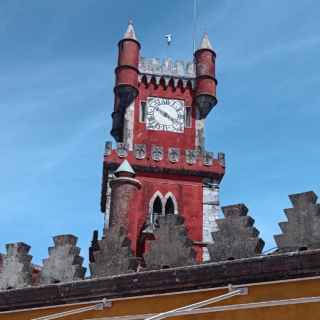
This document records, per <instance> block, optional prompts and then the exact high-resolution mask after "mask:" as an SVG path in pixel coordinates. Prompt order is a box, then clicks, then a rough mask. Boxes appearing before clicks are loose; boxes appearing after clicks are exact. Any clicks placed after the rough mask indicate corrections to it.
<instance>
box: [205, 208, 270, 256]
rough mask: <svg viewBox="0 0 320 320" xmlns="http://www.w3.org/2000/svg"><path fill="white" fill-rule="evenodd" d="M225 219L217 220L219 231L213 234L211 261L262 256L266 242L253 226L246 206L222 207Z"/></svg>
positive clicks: (210, 245) (210, 250)
mask: <svg viewBox="0 0 320 320" xmlns="http://www.w3.org/2000/svg"><path fill="white" fill-rule="evenodd" d="M222 211H223V214H224V216H225V217H224V218H223V219H217V220H216V223H217V227H218V230H217V231H214V232H213V233H212V237H213V243H212V244H209V245H208V250H209V254H210V258H211V261H223V260H231V259H232V260H234V259H241V258H249V257H253V256H256V255H259V254H261V252H262V249H263V247H264V241H263V240H262V239H260V238H259V231H258V230H257V229H256V228H255V227H254V226H253V224H254V219H253V218H252V217H250V216H248V215H247V213H248V208H247V207H246V206H245V205H244V204H236V205H231V206H226V207H222Z"/></svg>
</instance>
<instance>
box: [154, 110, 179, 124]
mask: <svg viewBox="0 0 320 320" xmlns="http://www.w3.org/2000/svg"><path fill="white" fill-rule="evenodd" d="M158 111H159V113H160V114H161V115H163V116H164V117H166V118H168V119H169V120H171V121H172V122H174V121H175V120H176V119H175V118H173V117H171V116H170V114H169V113H168V112H166V111H163V110H161V109H158Z"/></svg>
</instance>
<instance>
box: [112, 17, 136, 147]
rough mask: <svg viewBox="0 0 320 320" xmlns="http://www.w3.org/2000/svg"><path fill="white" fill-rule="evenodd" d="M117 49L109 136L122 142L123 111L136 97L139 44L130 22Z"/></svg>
mask: <svg viewBox="0 0 320 320" xmlns="http://www.w3.org/2000/svg"><path fill="white" fill-rule="evenodd" d="M118 47H119V55H118V66H117V67H116V69H115V74H116V84H115V87H114V93H115V108H114V112H113V114H112V119H113V125H112V130H111V135H112V136H113V137H114V138H115V140H116V141H117V142H122V139H123V117H124V114H125V110H126V108H127V107H128V106H129V105H130V103H131V102H132V101H133V100H134V99H135V97H136V96H137V95H138V73H139V69H138V68H139V51H140V43H139V42H138V40H137V38H136V35H135V31H134V28H133V24H132V21H129V24H128V29H127V31H126V32H125V34H124V36H123V39H121V40H120V41H119V43H118Z"/></svg>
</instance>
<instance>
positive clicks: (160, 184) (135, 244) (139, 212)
mask: <svg viewBox="0 0 320 320" xmlns="http://www.w3.org/2000/svg"><path fill="white" fill-rule="evenodd" d="M139 50H140V44H139V43H138V42H137V41H136V40H134V39H122V40H121V41H120V42H119V57H118V66H117V68H116V87H115V95H116V96H115V110H119V108H120V107H119V105H120V93H119V91H118V90H117V89H118V88H120V87H121V86H128V87H129V88H134V89H137V90H138V95H137V96H136V97H135V102H134V124H133V133H134V135H133V144H145V145H146V147H147V155H146V157H145V158H144V159H142V160H139V159H136V157H135V156H134V154H133V152H132V151H129V153H128V156H127V157H126V159H127V160H128V161H129V163H130V164H131V165H132V166H133V168H134V169H135V171H136V173H137V175H136V177H135V178H136V179H138V180H139V181H140V183H141V189H140V190H139V191H136V192H135V196H134V197H131V198H130V197H125V195H123V197H124V198H125V199H126V201H129V205H128V206H125V207H126V208H129V209H126V208H124V211H126V210H128V211H127V212H122V213H121V214H125V215H126V217H127V218H126V219H124V220H125V225H126V226H128V237H129V239H130V240H131V248H132V250H133V253H134V254H137V253H138V254H141V248H139V246H141V241H139V239H140V236H141V231H142V229H143V226H144V225H145V223H148V222H149V221H150V212H149V211H150V210H149V205H150V200H151V198H152V197H153V195H154V194H155V193H156V192H157V191H159V192H160V193H161V194H162V195H163V196H165V195H166V194H167V193H168V192H171V193H172V194H173V195H174V197H175V199H176V201H177V204H178V213H179V214H181V215H182V216H183V217H184V218H185V226H186V229H187V232H188V235H189V237H190V239H192V240H193V241H194V242H199V243H201V241H202V229H203V191H202V189H203V179H204V178H207V177H208V178H212V179H214V180H217V181H221V179H222V177H223V175H224V166H223V165H222V164H221V163H220V162H219V161H218V160H216V159H215V160H214V161H213V164H212V165H211V166H205V165H204V164H203V163H202V160H201V158H199V159H198V160H197V162H196V163H195V164H192V165H190V164H188V163H187V162H186V159H185V150H186V149H195V148H196V97H197V96H199V95H201V94H206V95H211V96H215V95H216V80H215V53H214V52H213V51H212V50H210V49H200V50H198V51H196V53H195V61H196V72H197V75H196V79H195V81H196V85H195V89H192V87H191V85H187V86H186V87H183V86H182V85H181V83H180V84H178V85H177V86H174V84H173V81H172V80H171V81H170V82H169V84H168V85H167V86H166V85H165V83H164V82H163V81H161V82H160V84H156V83H155V81H153V80H151V82H150V81H145V79H144V77H142V80H141V81H140V82H139V83H138V72H139V71H138V64H139ZM142 76H143V75H142ZM150 96H156V97H163V98H171V99H181V100H183V101H184V104H185V106H189V107H191V108H192V121H191V127H190V128H185V129H184V132H183V133H174V132H168V131H153V130H147V129H146V126H145V123H143V122H141V121H140V119H141V118H140V112H141V111H140V110H141V108H140V106H141V102H145V101H146V100H147V98H148V97H150ZM123 98H125V95H124V96H123V97H122V99H123ZM152 145H158V146H162V147H163V148H164V158H163V160H161V161H154V160H152V158H151V147H152ZM169 147H176V148H180V159H179V161H178V162H177V163H171V162H170V161H169V160H168V148H169ZM104 161H105V164H104V167H105V169H106V170H108V169H112V170H114V169H115V168H117V167H118V166H119V165H120V164H121V162H122V161H123V158H120V157H119V156H118V155H117V153H116V152H115V150H113V151H112V153H111V154H110V155H108V156H105V159H104ZM105 183H106V182H105ZM120 189H121V190H122V191H123V190H126V188H125V187H121V188H120ZM129 189H130V190H132V188H129ZM123 192H125V191H123ZM117 199H118V200H117V201H121V196H120V197H117ZM120 207H121V205H120V206H119V208H120ZM195 249H196V252H197V259H198V260H199V261H200V260H201V259H202V255H201V254H202V249H201V247H200V246H199V245H195Z"/></svg>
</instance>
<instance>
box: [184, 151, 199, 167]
mask: <svg viewBox="0 0 320 320" xmlns="http://www.w3.org/2000/svg"><path fill="white" fill-rule="evenodd" d="M197 157H198V151H197V150H191V149H187V150H186V163H188V164H195V163H196V162H197Z"/></svg>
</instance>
